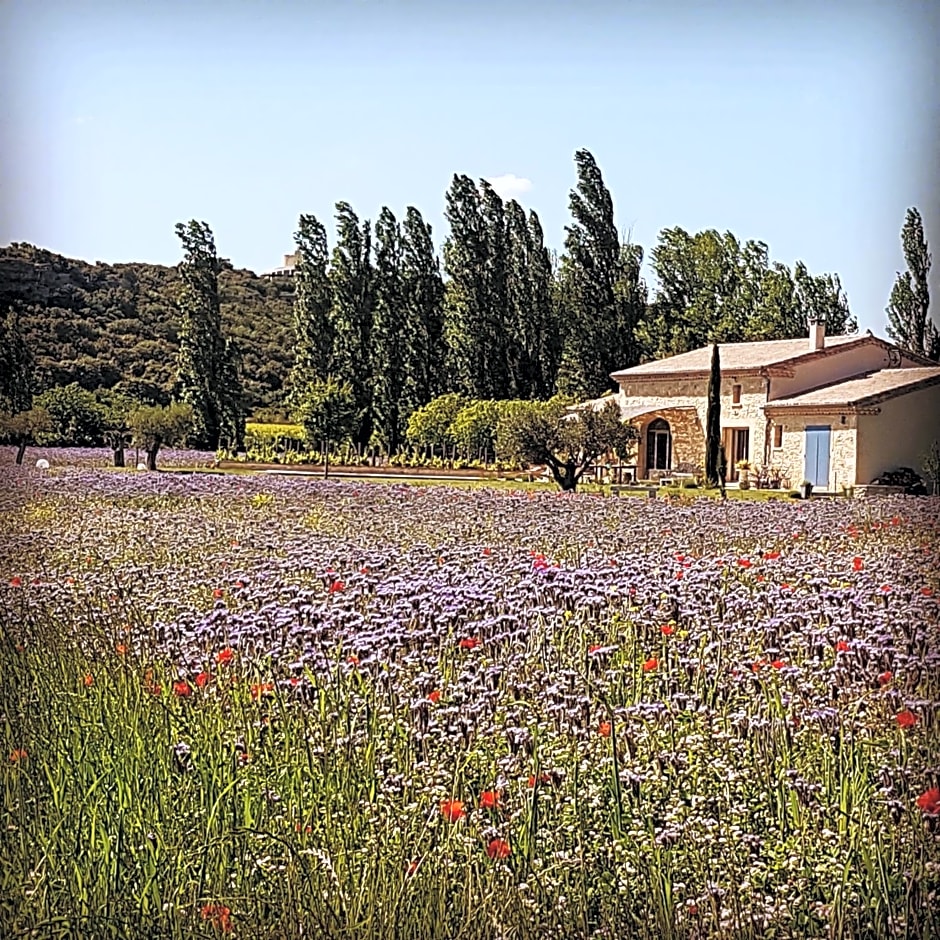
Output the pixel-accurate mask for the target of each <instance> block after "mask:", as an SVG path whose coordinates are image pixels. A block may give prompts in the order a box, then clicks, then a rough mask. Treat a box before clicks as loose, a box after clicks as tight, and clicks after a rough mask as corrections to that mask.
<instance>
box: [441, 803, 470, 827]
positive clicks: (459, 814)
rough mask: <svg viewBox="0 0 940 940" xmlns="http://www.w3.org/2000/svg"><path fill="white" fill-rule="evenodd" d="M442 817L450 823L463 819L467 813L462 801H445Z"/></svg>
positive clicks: (442, 805) (442, 806) (442, 804)
mask: <svg viewBox="0 0 940 940" xmlns="http://www.w3.org/2000/svg"><path fill="white" fill-rule="evenodd" d="M441 815H442V816H443V817H444V818H445V819H446V820H447V821H448V822H457V820H459V819H463V818H464V817H465V816H466V815H467V813H466V811H465V810H464V808H463V803H461V802H460V800H444V801H443V802H442V803H441Z"/></svg>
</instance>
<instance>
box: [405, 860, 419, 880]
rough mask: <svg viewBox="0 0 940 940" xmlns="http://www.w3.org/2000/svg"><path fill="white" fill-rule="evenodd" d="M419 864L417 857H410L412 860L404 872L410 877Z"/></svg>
mask: <svg viewBox="0 0 940 940" xmlns="http://www.w3.org/2000/svg"><path fill="white" fill-rule="evenodd" d="M420 864H421V863H420V862H419V861H418V860H417V859H412V860H411V861H410V862H409V863H408V867H407V868H406V869H405V874H406V875H408V876H409V877H410V876H411V875H413V874H414V873H415V872H416V871H417V870H418V866H419V865H420Z"/></svg>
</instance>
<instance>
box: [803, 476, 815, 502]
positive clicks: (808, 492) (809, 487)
mask: <svg viewBox="0 0 940 940" xmlns="http://www.w3.org/2000/svg"><path fill="white" fill-rule="evenodd" d="M812 495H813V484H812V481H811V480H804V481H803V482H802V483H801V484H800V499H809V498H810V496H812Z"/></svg>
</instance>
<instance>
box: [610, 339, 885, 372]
mask: <svg viewBox="0 0 940 940" xmlns="http://www.w3.org/2000/svg"><path fill="white" fill-rule="evenodd" d="M870 341H874V342H878V343H885V340H879V339H878V338H877V337H873V336H870V335H869V334H867V333H862V334H859V333H850V334H848V335H846V336H827V337H826V345H825V347H824V348H823V349H822V350H821V351H820V353H822V354H823V355H825V353H826V350H829V349H832V348H833V347H839V346H845V345H847V344H850V343H859V344H862V343H866V342H870ZM718 353H719V355H720V357H721V371H722V372H732V371H737V372H743V371H745V370H747V369H762V368H765V367H767V366H773V365H780V364H782V363H785V362H790V361H792V360H793V359H799V358H801V357H803V356H811V355H814V356H816V355H819V354H820V353H817V352H814V351H813V350H811V349H810V348H809V338H808V337H803V338H802V339H772V340H763V341H760V342H754V343H719V345H718ZM711 364H712V348H711V346H702V347H700V348H699V349H693V350H692V351H691V352H687V353H681V354H680V355H678V356H670V357H669V358H668V359H656V360H654V361H653V362H645V363H643V364H642V365H639V366H634V367H633V368H632V369H622V370H621V371H619V372H613V373H611V377H612V378H613V379H614V380H617V379H623V378H630V377H632V376H636V377H637V378H642V377H644V376H657V375H663V376H666V375H674V374H677V373H688V372H704V373H706V374H707V373H708V372H709V371H710V369H711Z"/></svg>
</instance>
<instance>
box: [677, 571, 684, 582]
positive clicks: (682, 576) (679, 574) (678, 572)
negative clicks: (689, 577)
mask: <svg viewBox="0 0 940 940" xmlns="http://www.w3.org/2000/svg"><path fill="white" fill-rule="evenodd" d="M684 577H685V572H684V571H683V570H682V569H681V568H680V569H679V570H678V571H677V572H676V580H677V581H681V580H682V579H683V578H684Z"/></svg>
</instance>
